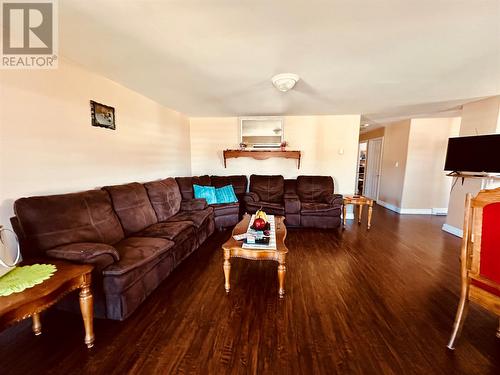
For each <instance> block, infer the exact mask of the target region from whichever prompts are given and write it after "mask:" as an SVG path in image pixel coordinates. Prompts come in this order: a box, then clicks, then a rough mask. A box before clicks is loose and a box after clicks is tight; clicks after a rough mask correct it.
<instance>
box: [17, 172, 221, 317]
mask: <svg viewBox="0 0 500 375" xmlns="http://www.w3.org/2000/svg"><path fill="white" fill-rule="evenodd" d="M14 211H15V215H16V216H15V217H13V218H12V219H11V220H12V226H13V228H14V230H15V231H16V233H17V235H18V237H19V239H20V243H21V247H22V250H23V255H24V256H25V257H26V258H29V257H31V258H33V257H36V258H43V257H46V256H48V257H51V258H58V259H65V260H69V261H74V262H80V263H91V264H93V265H94V267H95V269H94V272H93V283H92V284H93V293H94V301H95V303H94V311H95V315H96V317H105V318H109V319H115V320H124V319H126V318H127V317H128V316H129V315H130V314H132V313H133V311H134V310H135V309H136V308H137V307H138V306H139V305H140V304H141V302H143V301H144V300H145V299H146V297H147V296H148V295H149V294H150V293H151V292H152V291H153V290H154V289H155V288H156V287H157V286H158V285H159V284H160V283H161V282H162V281H163V280H164V279H165V278H166V277H167V276H168V275H169V274H170V272H172V270H173V269H174V268H175V267H176V266H177V265H178V264H179V263H180V262H182V260H184V259H185V258H186V257H187V256H188V255H189V254H191V253H192V252H193V251H194V250H195V249H197V248H198V247H199V246H200V244H202V243H203V242H204V241H205V240H206V239H207V238H208V237H209V236H210V235H211V234H212V233H213V232H214V229H215V221H214V209H213V208H212V207H208V206H207V204H206V201H205V200H204V199H191V200H189V201H182V198H181V193H180V190H179V187H178V185H177V183H176V181H175V179H174V178H167V179H164V180H161V181H153V182H148V183H144V184H140V183H137V182H134V183H129V184H124V185H117V186H107V187H103V188H102V189H100V190H90V191H84V192H79V193H70V194H61V195H51V196H38V197H29V198H21V199H18V200H17V201H16V202H15V203H14Z"/></svg>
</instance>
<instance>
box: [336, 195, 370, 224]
mask: <svg viewBox="0 0 500 375" xmlns="http://www.w3.org/2000/svg"><path fill="white" fill-rule="evenodd" d="M348 204H352V205H353V206H358V224H361V215H362V213H363V206H368V229H370V227H371V222H372V213H373V199H370V198H367V197H365V196H363V195H344V201H343V205H342V214H343V221H342V223H343V226H344V227H345V221H346V213H347V212H346V211H347V209H346V208H347V207H346V206H347V205H348Z"/></svg>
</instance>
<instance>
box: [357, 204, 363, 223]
mask: <svg viewBox="0 0 500 375" xmlns="http://www.w3.org/2000/svg"><path fill="white" fill-rule="evenodd" d="M358 210H359V211H358V215H359V216H358V224H361V214H362V213H363V205H362V204H360V205H359V208H358Z"/></svg>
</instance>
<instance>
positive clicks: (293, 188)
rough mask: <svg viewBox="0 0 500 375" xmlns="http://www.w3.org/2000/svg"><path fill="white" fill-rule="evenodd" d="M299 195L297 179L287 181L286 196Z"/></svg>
mask: <svg viewBox="0 0 500 375" xmlns="http://www.w3.org/2000/svg"><path fill="white" fill-rule="evenodd" d="M287 194H297V180H296V179H295V178H293V179H292V178H291V179H288V178H287V179H285V195H287Z"/></svg>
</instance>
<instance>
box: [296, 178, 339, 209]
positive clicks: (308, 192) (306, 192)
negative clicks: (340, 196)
mask: <svg viewBox="0 0 500 375" xmlns="http://www.w3.org/2000/svg"><path fill="white" fill-rule="evenodd" d="M332 194H333V178H332V177H330V176H299V177H297V195H298V196H299V197H300V200H301V202H324V203H326V201H327V199H328V198H329V197H331V196H332Z"/></svg>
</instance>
